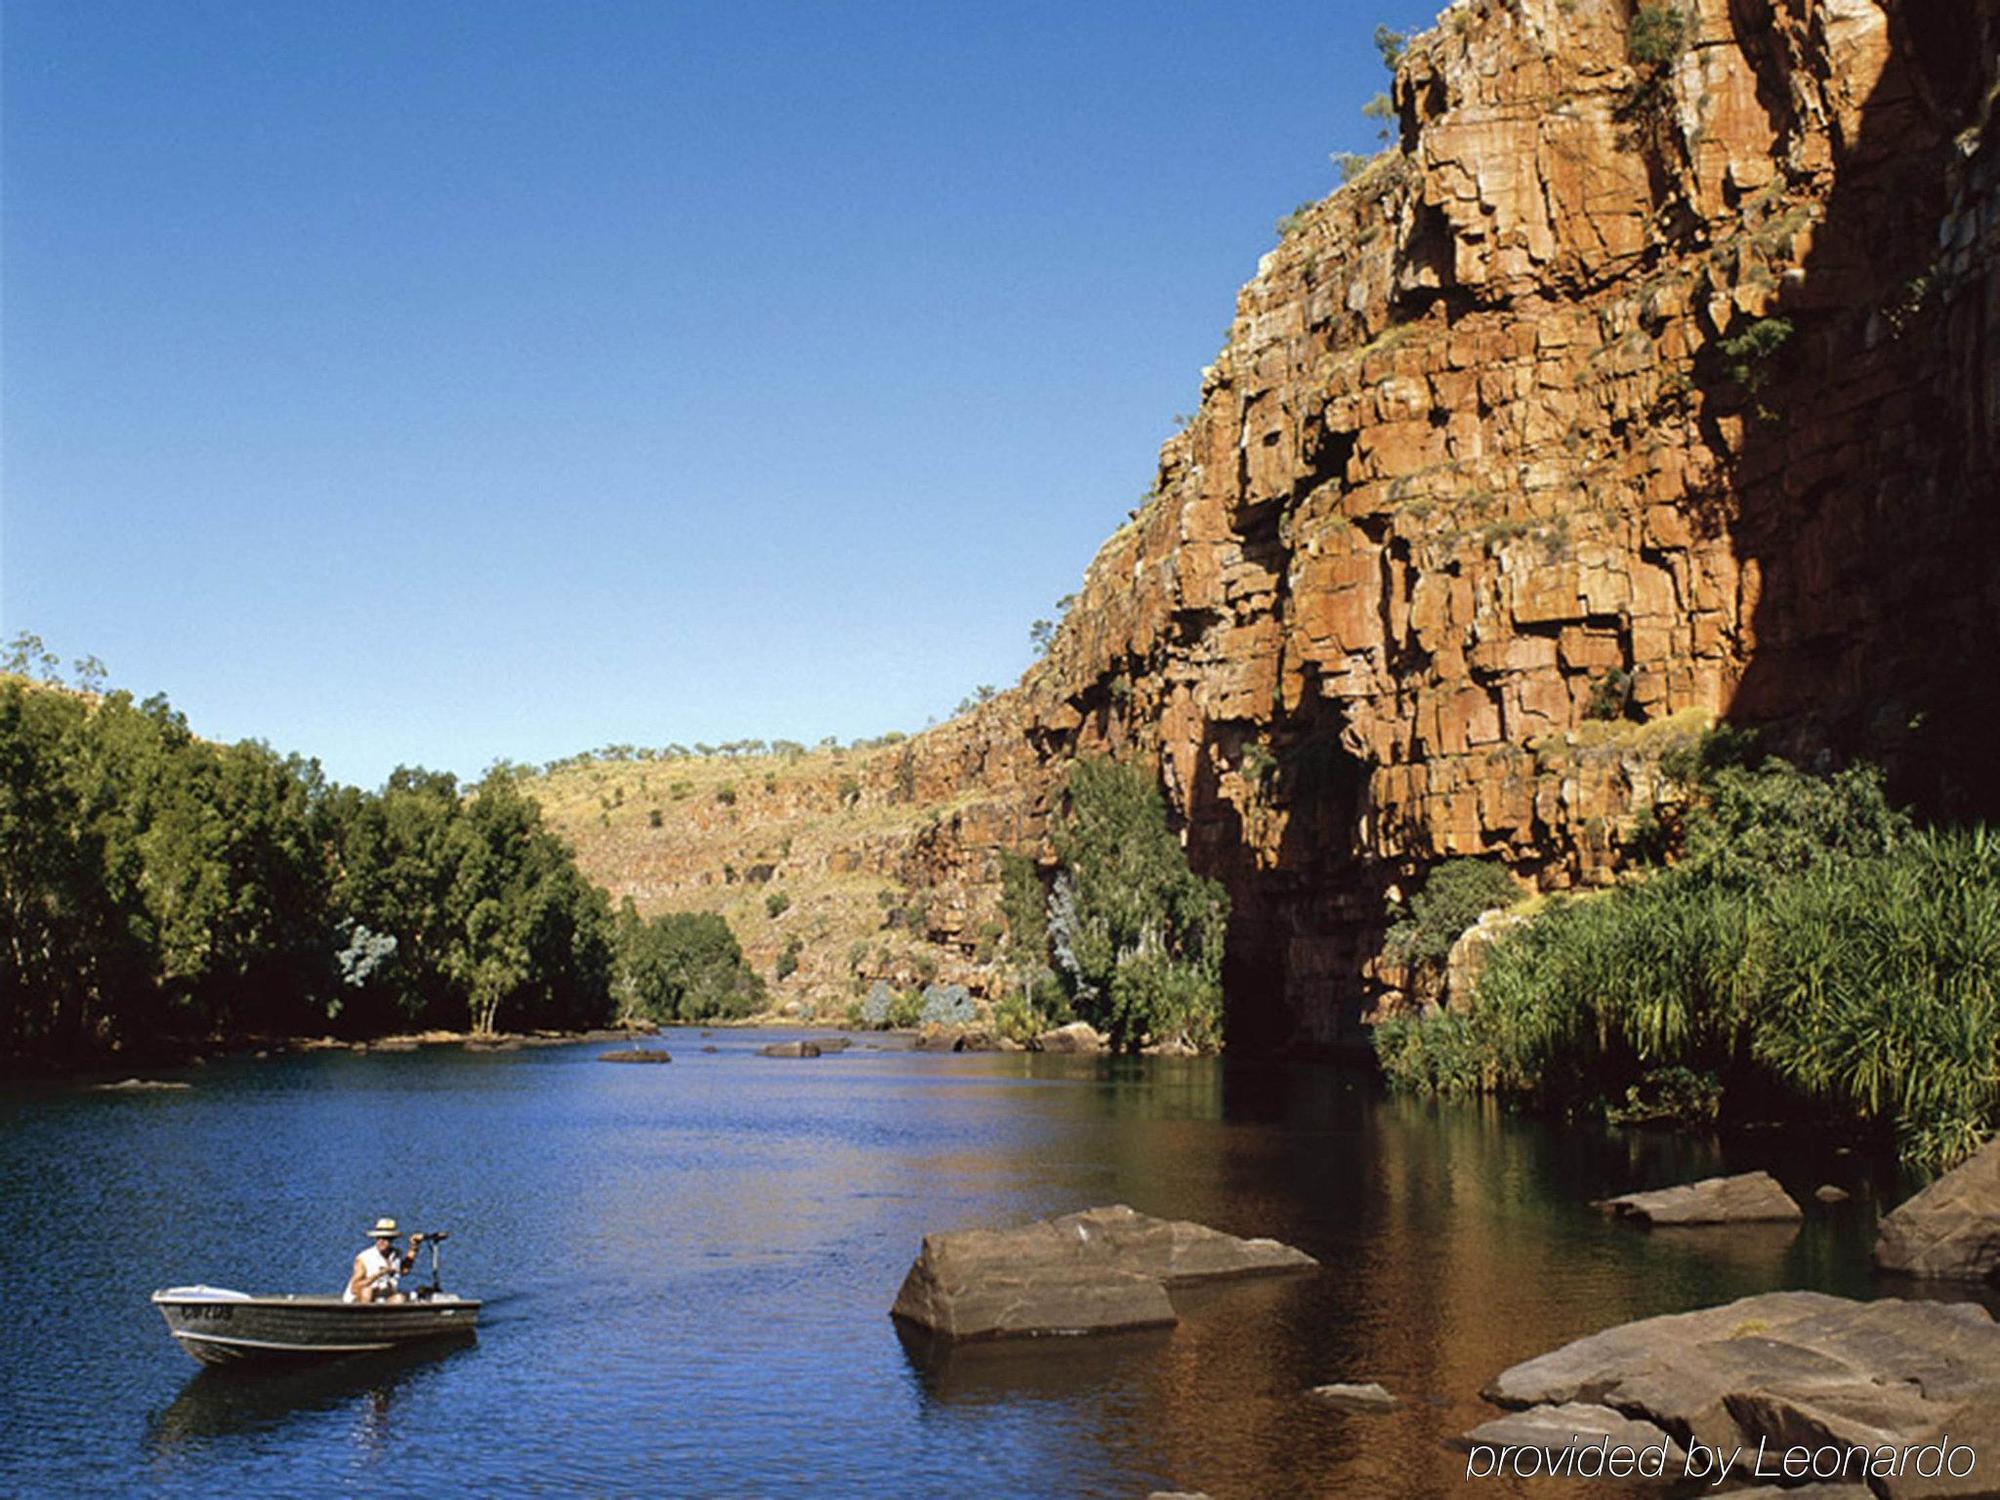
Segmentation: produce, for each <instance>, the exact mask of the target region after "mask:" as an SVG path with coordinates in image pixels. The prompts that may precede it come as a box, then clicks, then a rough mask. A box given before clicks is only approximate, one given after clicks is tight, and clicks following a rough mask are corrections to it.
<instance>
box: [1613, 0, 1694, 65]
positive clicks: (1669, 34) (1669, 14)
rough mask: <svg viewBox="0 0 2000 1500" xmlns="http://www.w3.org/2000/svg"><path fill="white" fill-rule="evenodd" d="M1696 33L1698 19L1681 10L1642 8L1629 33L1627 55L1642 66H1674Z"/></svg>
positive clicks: (1657, 6)
mask: <svg viewBox="0 0 2000 1500" xmlns="http://www.w3.org/2000/svg"><path fill="white" fill-rule="evenodd" d="M1693 33H1694V18H1693V17H1692V16H1690V15H1688V14H1687V13H1685V12H1684V11H1682V10H1681V9H1680V8H1679V7H1677V6H1674V5H1669V4H1661V3H1657V0H1656V3H1653V4H1648V5H1642V6H1640V7H1639V8H1638V10H1637V11H1635V12H1634V13H1633V15H1632V26H1631V29H1630V30H1629V31H1628V32H1626V34H1625V56H1626V59H1627V60H1628V61H1630V62H1631V63H1633V64H1634V65H1636V66H1638V67H1646V68H1662V67H1670V66H1671V65H1673V64H1674V63H1676V62H1679V61H1680V58H1681V54H1682V53H1684V52H1686V51H1687V45H1688V42H1689V40H1690V38H1691V37H1692V36H1693Z"/></svg>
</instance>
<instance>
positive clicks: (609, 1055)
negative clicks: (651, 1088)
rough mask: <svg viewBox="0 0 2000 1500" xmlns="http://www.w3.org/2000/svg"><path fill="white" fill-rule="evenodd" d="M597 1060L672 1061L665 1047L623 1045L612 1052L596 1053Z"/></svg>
mask: <svg viewBox="0 0 2000 1500" xmlns="http://www.w3.org/2000/svg"><path fill="white" fill-rule="evenodd" d="M597 1060H598V1061H599V1062H622V1063H665V1062H672V1061H673V1060H674V1059H673V1056H672V1054H671V1053H669V1052H668V1051H667V1049H666V1048H665V1047H624V1048H620V1049H618V1050H617V1051H613V1052H600V1053H598V1054H597Z"/></svg>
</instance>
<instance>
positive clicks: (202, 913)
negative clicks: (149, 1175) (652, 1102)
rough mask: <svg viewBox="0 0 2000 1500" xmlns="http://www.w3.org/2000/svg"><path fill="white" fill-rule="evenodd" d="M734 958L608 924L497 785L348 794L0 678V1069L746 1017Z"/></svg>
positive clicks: (154, 717)
mask: <svg viewBox="0 0 2000 1500" xmlns="http://www.w3.org/2000/svg"><path fill="white" fill-rule="evenodd" d="M711 926H717V927H720V931H719V932H717V931H712V930H710V928H711ZM697 929H698V930H697ZM734 947H735V940H734V938H733V937H730V936H729V933H728V929H727V927H726V925H722V924H721V922H720V919H719V918H716V919H705V920H704V919H696V920H695V921H694V922H693V923H689V922H685V921H676V920H675V919H671V918H659V919H655V921H654V922H652V923H642V922H638V921H637V920H636V918H632V919H630V920H626V919H622V918H621V919H614V917H613V914H612V912H611V909H610V904H609V901H608V898H607V897H606V895H605V893H604V892H603V891H602V890H601V889H599V888H597V887H596V886H594V885H592V884H591V883H590V882H589V881H588V880H586V879H585V878H584V877H583V875H582V874H581V873H580V872H579V871H578V869H577V866H576V864H575V862H574V861H573V859H572V858H571V855H570V850H569V848H568V846H567V845H566V844H565V843H564V842H563V841H562V840H561V839H560V838H558V837H557V836H556V834H555V833H554V832H552V831H551V830H550V829H549V828H548V827H547V826H545V824H544V822H543V818H542V814H541V811H540V809H539V807H538V806H537V805H536V804H535V802H534V801H533V800H531V799H530V798H529V797H527V796H526V795H524V794H523V792H522V791H521V790H520V789H519V788H518V787H517V785H516V782H515V778H514V777H513V776H511V775H509V774H506V773H504V772H502V773H496V774H493V775H489V776H488V777H487V778H486V779H485V780H483V781H481V782H480V783H479V784H478V785H476V786H472V787H462V786H461V785H460V784H459V783H458V781H457V780H456V778H454V777H452V776H449V775H444V774H440V773H434V772H427V771H422V770H410V769H403V770H398V771H397V772H396V773H395V774H394V775H392V776H391V777H390V778H389V780H388V782H387V784H386V785H385V786H384V787H383V788H382V789H381V790H380V791H379V792H368V791H362V790H359V789H357V788H354V787H349V786H341V785H337V784H334V783H330V782H328V781H327V780H326V778H325V777H324V776H323V775H322V773H321V771H320V768H319V766H318V764H317V763H316V762H314V761H311V760H305V759H301V758H300V757H298V756H280V755H279V754H277V753H276V752H275V751H273V750H271V749H270V748H269V747H268V746H265V745H262V744H259V743H256V742H250V741H246V742H244V743H241V744H236V745H218V744H213V743H211V742H208V741H205V740H202V739H199V738H197V737H196V736H195V735H194V734H193V733H192V732H191V731H190V730H189V728H188V725H187V722H186V720H185V719H183V718H182V716H181V715H180V714H178V713H176V712H175V711H174V710H173V708H172V707H171V706H170V705H169V704H168V703H167V702H166V701H165V700H164V699H163V698H157V697H155V698H149V699H147V700H145V701H144V702H135V701H134V700H133V698H132V697H131V695H130V694H128V693H123V692H112V693H108V694H99V693H97V692H91V691H77V690H71V689H68V688H65V687H62V686H60V685H53V684H49V683H36V682H30V681H28V680H26V679H24V678H22V677H19V676H7V677H4V678H0V1053H4V1054H7V1055H13V1056H17V1057H40V1058H48V1059H57V1060H84V1059H88V1058H89V1057H92V1056H96V1055H101V1054H105V1053H110V1052H118V1051H129V1050H135V1049H136V1050H175V1049H180V1048H185V1047H190V1046H197V1045H201V1044H203V1043H205V1042H206V1041H208V1040H210V1039H213V1038H218V1037H229V1036H244V1035H263V1036H299V1035H318V1034H321V1033H325V1032H329V1031H331V1032H334V1033H337V1034H340V1035H343V1036H349V1037H366V1036H373V1035H380V1034H383V1033H388V1032H400V1031H422V1030H452V1031H465V1030H469V1031H476V1032H491V1031H494V1030H497V1029H499V1028H501V1027H506V1028H509V1029H515V1030H525V1029H531V1028H533V1029H578V1028H584V1027H590V1026H596V1025H601V1024H603V1023H604V1022H606V1021H608V1020H609V1019H610V1018H611V1016H612V1014H613V1012H614V999H615V1003H616V1004H619V1005H623V1006H625V1008H626V1009H627V1010H628V1011H629V1012H631V1013H632V1014H635V1015H643V1016H649V1017H653V1018H656V1019H682V1018H700V1017H704V1016H707V1015H734V1014H742V1013H744V1010H745V1008H746V1007H749V1008H754V1005H755V1002H756V1000H757V999H758V998H760V996H761V989H760V988H759V987H758V986H757V985H756V982H755V976H754V975H751V976H748V978H747V979H746V978H745V976H744V973H743V972H742V971H741V963H742V960H741V955H740V953H735V952H734ZM732 956H733V965H732V963H731V958H732ZM614 981H615V982H616V984H617V993H616V996H615V997H614Z"/></svg>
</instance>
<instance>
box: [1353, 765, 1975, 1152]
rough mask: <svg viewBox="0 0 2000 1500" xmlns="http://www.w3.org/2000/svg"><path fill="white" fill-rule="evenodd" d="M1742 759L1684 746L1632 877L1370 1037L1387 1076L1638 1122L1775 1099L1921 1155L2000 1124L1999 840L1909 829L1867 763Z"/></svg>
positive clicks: (1504, 946)
mask: <svg viewBox="0 0 2000 1500" xmlns="http://www.w3.org/2000/svg"><path fill="white" fill-rule="evenodd" d="M1751 759H1752V757H1750V756H1749V755H1748V754H1747V753H1746V752H1745V749H1744V747H1743V745H1742V744H1741V742H1739V741H1733V740H1731V739H1730V738H1728V737H1727V736H1723V737H1720V738H1718V739H1716V740H1712V741H1710V742H1709V743H1708V745H1707V746H1706V747H1705V749H1704V750H1703V751H1702V752H1698V753H1697V754H1696V755H1693V756H1690V757H1688V758H1687V759H1686V761H1685V762H1684V763H1683V765H1682V766H1680V767H1678V768H1676V769H1677V770H1678V771H1679V773H1680V775H1681V776H1682V778H1683V780H1684V784H1685V785H1686V786H1687V788H1688V789H1689V792H1690V797H1689V800H1688V802H1687V804H1686V805H1687V809H1688V810H1687V811H1686V813H1685V816H1683V817H1680V818H1678V819H1662V820H1660V821H1659V822H1657V823H1655V825H1654V826H1653V827H1652V828H1651V829H1650V830H1649V832H1650V835H1651V838H1652V840H1653V843H1654V847H1655V850H1656V852H1657V855H1658V858H1657V859H1656V860H1655V861H1654V863H1653V864H1652V866H1651V867H1650V868H1649V869H1648V871H1647V872H1646V874H1645V878H1644V879H1642V880H1640V881H1639V882H1637V883H1635V884H1633V885H1631V886H1628V887H1624V888H1620V889H1617V890H1613V891H1610V892H1606V893H1602V894H1598V895H1592V896H1585V897H1578V898H1572V899H1562V898H1557V899H1554V900H1551V901H1550V902H1549V903H1548V905H1547V906H1546V908H1545V909H1544V910H1543V911H1541V912H1540V913H1539V914H1538V915H1537V916H1536V917H1535V918H1534V919H1533V920H1532V921H1530V922H1528V923H1526V924H1524V925H1523V926H1521V927H1520V928H1519V929H1517V930H1516V931H1514V932H1513V933H1511V934H1509V935H1507V936H1506V937H1504V938H1502V939H1501V940H1500V941H1499V942H1498V943H1497V944H1496V946H1495V947H1494V949H1493V951H1492V954H1491V955H1490V957H1489V959H1488V961H1487V964H1486V966H1485V969H1484V971H1483V972H1482V973H1481V975H1480V977H1479V981H1478V989H1477V995H1476V997H1475V998H1474V1000H1473V1002H1472V1004H1471V1006H1470V1008H1469V1010H1468V1011H1466V1012H1465V1013H1463V1014H1442V1015H1435V1016H1431V1017H1427V1018H1415V1017H1411V1018H1401V1019H1397V1020H1392V1021H1390V1022H1388V1023H1385V1024H1384V1025H1382V1026H1380V1027H1378V1028H1377V1030H1376V1033H1375V1044H1376V1049H1377V1052H1378V1055H1379V1056H1380V1058H1381V1060H1382V1063H1383V1066H1384V1069H1385V1071H1386V1072H1387V1074H1388V1076H1389V1077H1390V1079H1391V1080H1392V1082H1394V1083H1396V1084H1397V1085H1399V1086H1402V1087H1405V1088H1410V1089H1414V1090H1417V1091H1420V1092H1430V1093H1437V1094H1443V1095H1465V1094H1473V1093H1494V1094H1500V1095H1504V1096H1510V1097H1513V1098H1517V1099H1521V1100H1524V1101H1528V1102H1531V1103H1534V1104H1538V1105H1543V1106H1548V1107H1553V1108H1557V1109H1561V1110H1565V1111H1579V1110H1583V1111H1589V1110H1601V1111H1608V1112H1610V1113H1612V1114H1614V1115H1616V1114H1624V1115H1627V1116H1631V1117H1644V1116H1647V1115H1649V1114H1650V1115H1674V1114H1679V1115H1682V1116H1695V1117H1700V1116H1702V1115H1704V1114H1706V1115H1710V1116H1712V1115H1713V1114H1714V1113H1715V1112H1716V1111H1717V1109H1718V1108H1720V1109H1722V1110H1725V1111H1726V1110H1727V1109H1728V1108H1729V1107H1730V1106H1731V1104H1732V1103H1736V1102H1743V1103H1751V1102H1757V1101H1769V1100H1770V1099H1771V1098H1772V1096H1773V1095H1778V1096H1788V1097H1790V1098H1791V1099H1793V1100H1794V1101H1813V1102H1816V1103H1818V1104H1821V1105H1823V1106H1828V1107H1831V1108H1832V1109H1833V1110H1835V1111H1838V1112H1839V1113H1842V1114H1845V1115H1848V1116H1851V1117H1854V1118H1858V1119H1861V1120H1864V1121H1869V1122H1876V1123H1879V1124H1880V1125H1881V1126H1883V1127H1884V1128H1885V1129H1889V1130H1893V1131H1894V1133H1895V1135H1896V1137H1897V1140H1898V1144H1899V1146H1900V1149H1901V1151H1902V1154H1903V1156H1904V1158H1905V1159H1906V1160H1907V1161H1909V1162H1911V1163H1912V1164H1914V1165H1918V1166H1922V1167H1931V1168H1935V1167H1943V1166H1949V1165H1951V1164H1952V1163H1954V1162H1956V1161H1959V1160H1961V1159H1963V1158H1964V1157H1965V1156H1967V1155H1968V1154H1970V1152H1971V1151H1972V1150H1973V1149H1975V1148H1976V1147H1977V1145H1978V1144H1979V1142H1980V1141H1981V1140H1983V1139H1984V1138H1985V1136H1986V1135H1987V1134H1988V1133H1989V1132H1990V1131H1991V1130H1992V1129H1993V1128H1994V1125H1995V1123H1996V1120H2000V838H1997V837H1996V836H1995V834H1994V832H1993V831H1992V830H1990V829H1987V828H1983V827H1978V828H1971V829H1959V830H1948V829H1920V828H1917V827H1915V826H1914V825H1913V824H1912V822H1911V820H1910V819H1909V818H1908V817H1907V816H1906V815H1905V814H1904V813H1902V812H1900V811H1898V810H1897V809H1895V808H1894V807H1892V806H1891V805H1890V804H1889V802H1888V800H1887V798H1886V797H1885V795H1884V792H1883V783H1882V778H1881V776H1880V775H1879V774H1878V773H1877V772H1875V771H1874V770H1873V769H1871V768H1869V767H1865V766H1858V767H1853V768H1850V769H1847V770H1844V771H1840V772H1838V773H1835V774H1832V775H1829V776H1817V775H1811V774H1807V773H1805V772H1802V771H1799V770H1797V769H1795V768H1794V767H1792V766H1790V765H1788V764H1786V763H1785V762H1784V761H1782V760H1776V759H1768V760H1764V761H1762V762H1761V763H1759V764H1754V765H1753V764H1751V763H1750V761H1751Z"/></svg>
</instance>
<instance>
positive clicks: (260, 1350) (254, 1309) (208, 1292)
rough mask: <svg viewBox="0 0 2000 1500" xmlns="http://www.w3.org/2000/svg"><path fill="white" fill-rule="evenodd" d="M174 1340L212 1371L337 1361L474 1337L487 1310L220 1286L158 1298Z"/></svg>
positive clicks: (434, 1301)
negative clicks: (246, 1363)
mask: <svg viewBox="0 0 2000 1500" xmlns="http://www.w3.org/2000/svg"><path fill="white" fill-rule="evenodd" d="M153 1306H155V1307H157V1308H158V1309H159V1310H160V1315H161V1316H162V1317H164V1318H165V1319H166V1320H167V1332H169V1333H171V1334H172V1335H173V1336H174V1341H175V1342H176V1343H178V1344H179V1345H180V1346H181V1347H182V1348H183V1349H185V1350H187V1352H188V1353H189V1354H191V1355H193V1356H194V1357H195V1358H196V1359H198V1360H200V1361H201V1362H202V1363H203V1364H205V1365H226V1364H233V1363H235V1362H236V1361H238V1360H244V1359H330V1358H335V1357H338V1356H340V1355H343V1354H364V1353H367V1352H369V1351H371V1350H378V1349H394V1348H398V1347H400V1346H402V1345H404V1344H412V1343H416V1342H417V1341H418V1340H420V1339H436V1338H453V1337H465V1336H469V1335H470V1334H471V1333H472V1332H473V1329H474V1326H475V1325H476V1324H477V1322H478V1320H479V1303H477V1302H476V1301H473V1300H471V1299H470V1298H466V1297H459V1296H455V1295H454V1294H452V1293H450V1292H439V1293H437V1294H436V1295H435V1296H419V1297H417V1298H415V1299H413V1300H411V1301H408V1302H343V1301H341V1299H340V1298H338V1297H311V1296H276V1297H252V1296H250V1295H249V1294H248V1293H245V1292H232V1291H229V1290H226V1289H225V1288H222V1287H213V1286H174V1287H168V1288H167V1289H166V1290H165V1291H161V1292H155V1293H153Z"/></svg>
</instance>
